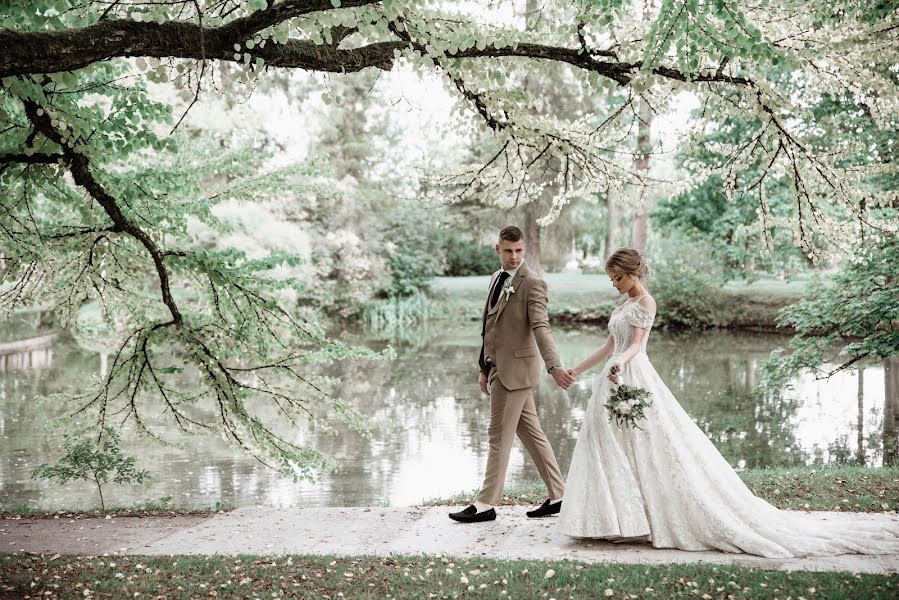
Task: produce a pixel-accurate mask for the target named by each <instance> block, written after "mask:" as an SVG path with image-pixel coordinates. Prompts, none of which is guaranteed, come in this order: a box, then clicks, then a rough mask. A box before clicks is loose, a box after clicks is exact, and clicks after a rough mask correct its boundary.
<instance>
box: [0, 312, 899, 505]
mask: <svg viewBox="0 0 899 600" xmlns="http://www.w3.org/2000/svg"><path fill="white" fill-rule="evenodd" d="M35 333H45V331H43V330H42V331H37V332H36V331H34V330H32V331H16V332H14V333H10V334H8V335H7V336H6V337H5V338H3V337H0V342H2V341H14V339H24V338H25V337H28V336H32V335H34V334H35ZM478 333H479V329H478V323H477V322H476V321H472V322H467V323H462V324H455V325H446V324H440V325H433V324H432V325H431V326H430V327H429V328H420V329H416V330H406V331H403V332H401V334H400V335H390V336H383V337H378V336H374V335H371V334H364V333H361V332H355V333H352V332H350V333H347V334H345V336H344V337H346V339H347V340H348V341H350V342H353V343H359V344H367V345H370V346H372V347H375V348H381V347H383V346H384V345H385V344H387V343H390V344H392V345H393V346H394V347H395V348H396V350H397V354H398V358H397V359H396V360H395V361H389V362H388V361H370V362H368V361H361V362H343V363H337V364H334V365H332V366H330V367H328V368H327V373H328V374H330V375H333V376H336V377H339V378H340V379H341V383H340V384H339V385H338V386H337V388H336V389H335V390H334V391H335V394H336V395H338V396H340V397H342V398H344V399H346V400H349V401H350V402H352V403H353V404H354V405H355V406H356V407H357V408H358V410H360V411H361V412H362V413H364V414H365V415H367V416H368V417H370V418H371V419H372V420H373V423H374V427H373V430H372V432H371V435H364V434H362V433H359V432H357V431H354V430H352V429H351V428H349V427H347V426H344V425H343V424H340V423H337V424H336V425H335V428H334V431H332V432H327V431H322V430H317V429H314V428H312V427H310V426H308V425H302V426H301V428H300V429H299V430H297V429H293V428H291V427H289V426H288V424H287V423H285V424H284V427H283V428H282V429H281V431H282V433H284V434H286V435H288V436H289V438H290V439H292V440H294V441H296V442H301V443H307V444H311V445H312V446H314V447H317V448H319V449H321V450H323V451H324V452H326V453H327V454H329V455H330V456H332V457H333V458H334V460H335V461H336V463H337V470H336V471H335V472H333V473H328V474H323V475H321V476H320V477H319V478H318V480H317V481H316V482H315V483H310V482H298V483H295V482H293V481H292V480H290V479H286V478H283V477H281V476H280V475H279V474H277V473H274V472H271V471H269V470H267V469H266V468H265V467H263V466H262V465H260V464H259V463H257V462H255V461H254V460H253V459H252V458H251V457H249V456H247V455H244V454H242V453H241V452H240V451H238V450H235V449H233V448H231V447H229V446H227V445H226V444H225V442H223V441H222V440H221V439H219V438H217V437H214V436H204V437H192V436H189V435H186V434H182V433H180V432H178V431H177V430H176V428H174V427H173V426H172V425H171V424H169V423H168V422H166V421H162V420H159V422H158V430H159V431H160V433H161V434H162V435H163V437H165V438H167V439H170V440H172V441H173V442H176V445H174V446H163V445H160V444H157V443H155V442H152V441H151V440H147V439H142V438H138V437H136V436H135V435H133V432H130V435H129V432H126V434H125V435H124V436H123V437H124V438H125V439H124V442H123V449H124V450H125V451H126V452H127V453H129V454H134V455H137V456H139V457H140V465H139V466H141V467H144V468H148V469H149V470H150V471H151V472H152V473H153V475H154V478H153V480H152V481H151V482H150V483H149V484H147V485H146V486H144V487H143V488H138V489H131V488H122V489H113V490H111V497H112V498H114V499H115V502H117V503H121V504H130V503H134V502H137V501H140V500H143V499H147V498H150V499H156V498H160V497H162V496H172V497H173V498H174V501H175V503H176V504H191V505H199V506H202V505H211V504H213V503H215V502H216V501H223V502H225V503H226V504H231V505H237V506H244V505H252V504H303V505H319V506H321V505H378V504H387V503H390V504H394V505H404V504H413V503H415V502H418V501H420V500H422V499H424V498H428V497H433V496H438V495H447V494H450V493H453V492H457V491H459V490H463V489H474V488H476V487H478V485H479V484H480V478H481V476H482V474H483V469H484V463H485V461H486V454H487V420H488V417H489V400H488V399H487V398H486V397H484V396H482V395H481V393H480V391H479V389H478V385H477V367H476V365H477V354H478V349H479V341H480V340H479V336H478ZM15 336H20V337H18V338H16V337H15ZM555 336H556V340H557V342H558V344H559V347H560V348H559V349H560V353H561V355H562V359H563V361H564V363H565V364H566V365H573V364H576V362H577V361H579V360H581V359H582V358H583V357H584V356H586V355H587V354H589V353H590V352H592V351H593V350H594V349H595V348H596V347H597V346H598V345H601V344H602V343H603V342H604V340H605V336H606V332H605V329H604V328H599V327H579V328H576V329H562V328H558V327H557V328H556V330H555ZM13 338H14V339H13ZM784 341H785V340H784V338H782V337H779V336H772V335H749V334H736V333H727V332H709V333H702V334H669V333H665V332H653V333H652V339H651V340H650V344H649V354H650V358H651V360H652V362H653V364H654V365H655V367H656V369H657V370H658V371H659V373H660V375H661V376H662V378H663V379H664V381H665V382H666V384H667V385H668V387H669V388H670V389H671V391H672V392H673V393H674V395H675V397H677V398H678V400H679V401H680V402H681V403H682V404H683V406H684V408H685V409H686V410H687V412H688V413H689V414H690V415H691V416H692V417H693V419H694V420H695V421H696V422H697V424H698V425H699V426H700V428H702V430H703V431H704V432H705V433H706V434H707V435H708V436H709V437H710V438H711V439H712V441H713V442H714V443H715V444H716V446H717V447H718V448H719V449H720V450H721V452H722V454H723V455H724V456H725V457H726V458H727V460H728V461H730V462H731V464H733V465H734V466H737V467H761V466H780V465H799V464H807V463H809V462H811V461H814V460H816V459H819V460H822V461H825V462H839V461H841V460H849V461H851V462H859V461H862V460H864V462H865V463H866V464H869V465H879V464H889V465H895V464H897V447H896V446H897V444H896V440H897V436H899V362H897V359H890V360H888V361H885V362H884V363H883V366H882V368H881V366H880V365H876V366H875V367H873V368H868V369H867V370H866V371H865V372H864V375H863V376H862V378H859V379H858V380H853V379H852V377H856V375H855V374H849V373H846V374H842V375H841V376H839V377H840V379H837V378H834V380H832V381H831V382H829V383H827V384H825V385H820V384H819V383H814V382H810V381H807V380H802V379H799V380H797V381H796V382H795V383H796V385H797V390H796V391H794V392H784V393H782V394H779V395H777V396H773V397H768V398H765V397H763V396H761V395H757V394H755V393H754V389H755V386H756V383H757V380H758V368H759V365H760V364H761V362H762V361H763V360H764V359H766V358H767V357H768V354H769V353H770V351H771V350H772V349H773V348H774V347H777V346H779V345H782V344H783V343H784ZM83 346H86V347H88V348H89V349H88V350H85V349H84V348H83V347H82V340H78V339H76V338H73V336H71V335H69V334H67V333H65V332H61V334H60V335H59V336H58V337H57V338H56V339H55V340H54V342H53V348H52V361H51V362H50V364H47V365H44V366H43V367H42V368H39V369H30V370H29V369H26V370H12V371H9V372H6V373H2V374H0V435H2V439H3V444H2V449H0V489H2V496H3V497H4V504H6V505H20V504H28V505H31V506H60V505H65V506H68V507H71V506H90V505H91V504H92V502H93V496H92V493H91V490H89V489H84V488H82V487H79V486H77V485H66V486H64V487H61V488H56V487H53V486H52V485H51V484H49V483H48V482H42V481H33V480H31V479H30V477H29V473H30V470H31V468H32V467H33V466H34V465H36V464H40V463H41V462H50V461H52V460H55V459H57V458H58V457H59V455H60V453H61V447H62V439H61V436H58V437H54V436H53V435H50V436H48V435H47V431H46V430H45V425H46V424H47V423H48V421H49V420H50V419H52V418H53V417H56V416H60V415H61V414H63V412H64V407H62V406H58V405H55V406H48V405H41V404H37V403H36V402H35V398H36V397H37V396H41V395H45V394H50V393H56V392H61V393H72V392H73V391H75V390H79V389H82V388H83V387H84V386H85V385H87V383H88V380H89V378H90V377H92V376H94V375H95V374H96V373H97V372H98V370H99V369H100V354H99V353H98V352H97V348H98V346H97V340H96V339H90V340H84V342H83ZM7 364H13V363H12V362H9V361H8V362H7ZM590 376H591V374H588V375H587V376H582V378H581V380H580V381H579V382H578V383H577V384H576V386H575V387H574V388H572V389H571V390H569V392H567V393H565V392H562V391H561V390H559V389H558V388H556V387H555V386H554V385H552V381H551V380H550V379H549V378H548V377H547V378H544V381H543V382H542V383H541V385H540V387H539V389H538V391H537V403H538V409H539V412H540V417H541V420H542V422H543V426H544V429H545V431H546V433H547V435H548V437H549V439H550V441H551V442H552V444H553V447H554V449H555V451H556V454H557V456H558V458H559V462H560V466H561V467H562V470H563V472H566V471H567V469H568V464H569V461H570V457H571V454H572V452H573V450H574V444H575V441H576V439H577V434H578V430H579V428H580V425H581V421H582V419H583V416H584V408H585V405H586V402H587V399H588V398H589V395H590ZM881 377H882V378H883V383H881ZM185 385H187V386H189V385H190V381H189V378H186V379H185ZM847 390H850V391H849V392H847ZM881 390H883V392H884V394H883V396H881V395H880V391H881ZM844 396H846V397H844ZM850 396H851V397H850ZM847 402H849V404H848V405H847ZM844 409H845V410H844ZM266 410H268V411H269V412H268V413H267V416H268V417H269V418H270V419H273V420H274V419H276V418H277V413H276V412H275V409H274V407H270V408H269V409H266ZM197 414H198V415H200V416H205V417H207V418H211V414H210V415H203V413H201V412H198V413H197ZM332 416H333V415H332ZM866 428H867V431H866V430H865V429H866ZM850 440H851V441H850ZM537 478H538V474H537V471H536V468H535V467H534V466H533V464H532V462H531V461H530V459H529V458H527V457H526V456H525V453H524V452H523V451H522V449H521V447H520V445H516V447H515V449H514V450H513V456H512V460H511V462H510V469H509V477H508V480H507V483H510V484H512V483H515V482H517V481H523V480H533V479H537Z"/></svg>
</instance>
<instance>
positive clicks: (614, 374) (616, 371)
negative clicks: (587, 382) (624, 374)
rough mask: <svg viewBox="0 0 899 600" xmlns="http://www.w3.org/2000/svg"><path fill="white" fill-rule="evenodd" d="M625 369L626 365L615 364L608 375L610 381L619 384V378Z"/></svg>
mask: <svg viewBox="0 0 899 600" xmlns="http://www.w3.org/2000/svg"><path fill="white" fill-rule="evenodd" d="M623 369H624V365H622V364H621V363H615V364H614V365H612V366H611V367H610V368H609V373H608V374H607V375H606V377H608V379H609V381H611V382H612V383H618V379H619V376H620V375H621V371H622V370H623Z"/></svg>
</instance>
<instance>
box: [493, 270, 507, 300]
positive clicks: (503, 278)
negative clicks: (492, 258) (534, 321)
mask: <svg viewBox="0 0 899 600" xmlns="http://www.w3.org/2000/svg"><path fill="white" fill-rule="evenodd" d="M508 278H509V273H508V271H503V272H502V273H500V274H499V278H498V279H497V280H496V285H495V286H493V293H492V294H491V295H490V308H493V307H494V306H496V301H497V300H499V294H500V292H502V291H503V284H504V283H505V282H506V279H508Z"/></svg>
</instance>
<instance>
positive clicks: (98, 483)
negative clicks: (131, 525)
mask: <svg viewBox="0 0 899 600" xmlns="http://www.w3.org/2000/svg"><path fill="white" fill-rule="evenodd" d="M94 483H96V484H97V491H98V492H100V510H102V511H103V512H106V503H105V502H104V501H103V488H102V486H100V479H99V478H98V477H97V476H96V475H94Z"/></svg>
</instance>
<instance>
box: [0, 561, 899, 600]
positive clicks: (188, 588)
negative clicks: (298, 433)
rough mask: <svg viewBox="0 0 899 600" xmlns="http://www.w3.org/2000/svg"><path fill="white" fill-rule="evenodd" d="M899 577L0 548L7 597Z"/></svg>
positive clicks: (894, 591) (2, 591) (336, 594)
mask: <svg viewBox="0 0 899 600" xmlns="http://www.w3.org/2000/svg"><path fill="white" fill-rule="evenodd" d="M897 596H899V576H897V575H895V574H894V575H855V574H851V573H840V572H824V573H816V572H802V571H798V572H797V571H794V572H783V571H764V570H760V569H748V568H742V567H731V566H711V565H704V564H680V565H664V566H644V565H619V564H597V565H591V564H584V563H577V562H568V561H565V562H556V561H552V562H549V561H547V562H544V561H508V560H489V559H471V560H459V559H455V560H454V559H450V558H446V557H440V556H423V557H403V556H394V557H390V558H375V557H352V558H346V557H336V556H322V557H315V556H291V557H287V556H279V557H262V556H239V557H226V556H170V557H169V556H166V557H148V556H128V557H68V556H63V557H60V556H53V557H50V556H26V555H0V598H34V599H37V598H52V599H55V598H81V599H82V600H83V599H84V598H116V599H119V598H154V599H155V598H166V599H179V600H180V599H187V598H215V597H219V598H266V599H270V598H309V599H312V598H316V599H327V600H336V599H337V598H343V599H355V598H360V599H372V600H374V599H397V600H406V599H408V600H413V599H414V600H420V599H429V598H438V599H441V600H442V599H450V598H479V599H496V600H507V599H509V598H514V599H517V600H518V599H528V598H534V599H537V598H539V599H549V598H558V599H559V600H561V599H563V598H569V599H573V600H574V599H576V600H595V599H602V598H612V599H615V598H659V599H665V598H696V599H700V598H701V599H703V600H706V599H712V598H715V599H719V598H720V599H728V600H730V599H734V600H736V599H742V598H752V599H768V598H771V599H774V598H778V599H781V600H786V599H787V598H792V599H800V598H807V599H809V600H811V599H812V598H815V599H822V598H828V599H831V598H832V599H837V598H840V599H861V598H865V599H884V600H886V599H892V598H896V597H897Z"/></svg>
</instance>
